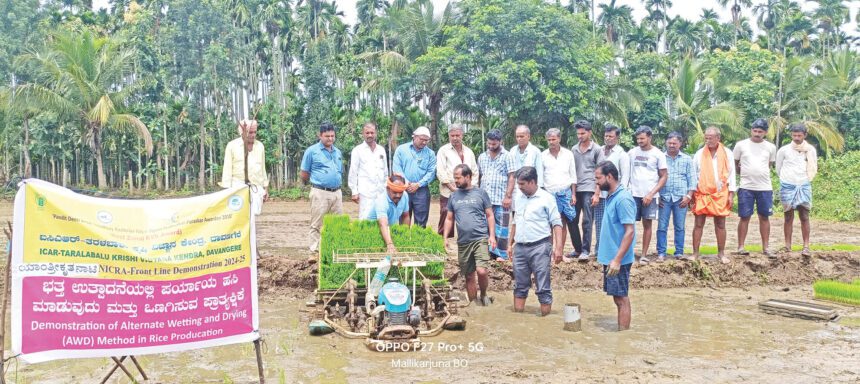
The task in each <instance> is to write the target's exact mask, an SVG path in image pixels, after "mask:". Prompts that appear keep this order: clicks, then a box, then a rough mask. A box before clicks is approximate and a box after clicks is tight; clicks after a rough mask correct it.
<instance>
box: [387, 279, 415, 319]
mask: <svg viewBox="0 0 860 384" xmlns="http://www.w3.org/2000/svg"><path fill="white" fill-rule="evenodd" d="M411 302H412V294H411V293H410V292H409V287H407V286H405V285H403V284H401V283H399V282H388V283H385V285H383V286H382V291H380V293H379V304H384V305H385V309H386V310H387V311H388V312H393V313H399V312H406V311H408V310H409V307H410V306H411V305H412V303H411Z"/></svg>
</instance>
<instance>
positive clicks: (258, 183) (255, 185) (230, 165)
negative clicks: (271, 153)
mask: <svg viewBox="0 0 860 384" xmlns="http://www.w3.org/2000/svg"><path fill="white" fill-rule="evenodd" d="M237 131H238V132H239V135H240V137H239V138H237V139H234V140H232V141H230V142H229V143H227V148H226V149H225V150H224V168H223V169H222V171H221V183H219V184H220V185H221V187H223V188H231V187H234V186H237V185H242V184H245V182H246V177H247V182H248V183H249V184H251V199H252V200H253V204H252V207H253V210H254V214H255V215H259V214H260V211H261V209H262V204H263V201H266V200H268V199H269V176H268V175H267V174H266V149H265V148H264V147H263V143H261V142H260V141H259V140H257V120H242V121H240V122H239V125H238V127H237ZM245 151H248V152H247V153H248V162H247V168H246V163H245ZM246 171H247V174H246Z"/></svg>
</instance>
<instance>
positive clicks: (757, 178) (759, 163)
mask: <svg viewBox="0 0 860 384" xmlns="http://www.w3.org/2000/svg"><path fill="white" fill-rule="evenodd" d="M767 128H768V125H767V120H765V119H756V120H755V121H754V122H753V123H752V127H751V128H750V138H749V139H746V140H741V141H739V142H738V143H737V144H735V149H734V150H733V151H732V152H733V153H734V156H735V166H736V167H737V168H736V171H737V173H739V174H740V175H741V183H740V187H739V188H738V216H740V218H741V220H740V222H738V251H737V254H738V255H742V256H746V255H749V252H747V250H746V249H745V248H744V244H745V242H746V238H747V230H748V229H749V224H750V218H751V217H752V214H753V207H755V208H756V211H757V212H758V230H759V233H760V234H761V249H762V253H764V254H765V256H767V257H770V258H773V257H775V255H774V254H772V253H771V252H770V248H768V243H769V240H770V216H771V215H773V185H772V184H771V181H770V168H771V167H773V165H774V163H775V162H776V146H775V145H773V143H771V142H769V141H767V140H765V138H764V137H765V136H766V135H767Z"/></svg>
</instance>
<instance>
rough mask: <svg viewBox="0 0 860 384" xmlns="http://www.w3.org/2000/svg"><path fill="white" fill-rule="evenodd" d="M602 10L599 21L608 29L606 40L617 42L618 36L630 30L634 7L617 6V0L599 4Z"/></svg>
mask: <svg viewBox="0 0 860 384" xmlns="http://www.w3.org/2000/svg"><path fill="white" fill-rule="evenodd" d="M598 7H599V8H600V10H601V11H602V12H601V13H600V16H599V17H598V18H597V22H598V23H600V25H602V26H603V28H604V29H605V30H606V41H607V42H609V44H615V42H616V41H618V36H619V35H621V34H623V33H624V32H626V31H628V30H630V29H631V28H632V26H633V25H634V24H633V8H631V7H630V6H629V5H621V6H615V0H611V1H610V2H609V4H600V5H599V6H598Z"/></svg>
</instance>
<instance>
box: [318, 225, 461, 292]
mask: <svg viewBox="0 0 860 384" xmlns="http://www.w3.org/2000/svg"><path fill="white" fill-rule="evenodd" d="M390 231H391V240H392V241H393V242H394V246H395V247H396V248H397V250H398V252H396V253H394V254H389V253H388V252H386V246H385V241H383V239H382V235H381V234H380V233H379V226H378V224H377V223H376V222H375V221H369V220H351V219H350V217H349V216H347V215H326V216H325V217H324V218H323V228H322V233H321V240H320V250H319V276H318V279H317V285H318V287H317V288H318V290H319V291H326V290H335V289H338V288H339V287H341V286H342V285H343V283H344V281H346V280H347V278H348V277H349V276H350V275H353V271H355V269H356V268H359V267H364V268H368V267H369V266H370V264H375V263H378V262H379V260H381V259H382V258H384V257H385V256H391V257H392V265H394V266H398V265H401V266H404V267H407V266H409V267H412V266H415V267H418V270H419V271H420V272H421V274H422V275H423V276H425V277H426V278H427V279H429V280H430V281H431V283H432V284H433V285H434V286H441V285H445V284H446V283H447V280H445V279H444V277H443V272H444V269H445V257H446V252H445V241H444V239H442V236H440V235H439V234H437V233H436V232H435V231H433V230H432V229H430V228H425V227H421V226H417V225H414V226H406V225H392V226H391V227H390ZM421 263H423V264H424V265H419V264H421ZM410 277H411V276H410ZM353 278H354V279H355V280H356V283H357V287H356V288H358V289H363V288H364V287H365V286H366V281H367V275H366V274H364V273H355V274H354V276H353Z"/></svg>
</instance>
